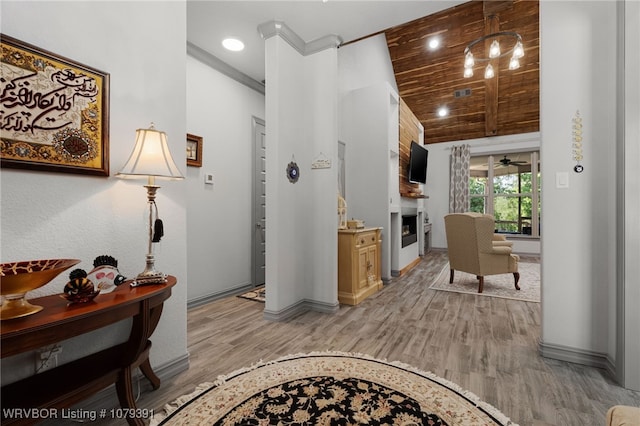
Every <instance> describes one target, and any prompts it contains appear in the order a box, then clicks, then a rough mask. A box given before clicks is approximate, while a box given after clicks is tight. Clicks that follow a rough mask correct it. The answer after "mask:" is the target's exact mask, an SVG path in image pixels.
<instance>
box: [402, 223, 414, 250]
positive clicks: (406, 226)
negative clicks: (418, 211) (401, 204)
mask: <svg viewBox="0 0 640 426" xmlns="http://www.w3.org/2000/svg"><path fill="white" fill-rule="evenodd" d="M417 241H418V216H417V215H407V216H402V247H407V246H410V245H411V244H413V243H415V242H417Z"/></svg>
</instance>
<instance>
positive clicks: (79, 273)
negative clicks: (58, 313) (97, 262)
mask: <svg viewBox="0 0 640 426" xmlns="http://www.w3.org/2000/svg"><path fill="white" fill-rule="evenodd" d="M99 293H100V291H98V290H96V289H95V287H94V286H93V283H92V282H91V280H90V279H88V278H87V273H86V272H85V271H84V270H83V269H74V270H73V271H71V273H70V274H69V282H68V283H67V284H66V285H65V286H64V295H63V297H64V298H65V299H67V300H68V301H69V302H71V303H86V302H89V301H91V300H93V299H94V298H95V297H96V296H97V295H98V294H99Z"/></svg>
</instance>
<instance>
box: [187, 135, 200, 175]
mask: <svg viewBox="0 0 640 426" xmlns="http://www.w3.org/2000/svg"><path fill="white" fill-rule="evenodd" d="M187 166H192V167H202V136H196V135H192V134H189V133H187Z"/></svg>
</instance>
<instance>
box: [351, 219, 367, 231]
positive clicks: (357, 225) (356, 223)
mask: <svg viewBox="0 0 640 426" xmlns="http://www.w3.org/2000/svg"><path fill="white" fill-rule="evenodd" d="M347 228H349V229H362V228H364V220H359V219H351V220H348V221H347Z"/></svg>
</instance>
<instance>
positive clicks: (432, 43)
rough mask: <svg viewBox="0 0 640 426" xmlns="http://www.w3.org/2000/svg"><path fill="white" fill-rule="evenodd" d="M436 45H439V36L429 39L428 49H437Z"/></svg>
mask: <svg viewBox="0 0 640 426" xmlns="http://www.w3.org/2000/svg"><path fill="white" fill-rule="evenodd" d="M438 47H440V38H439V37H432V38H431V39H430V40H429V49H431V50H434V49H437V48H438Z"/></svg>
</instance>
